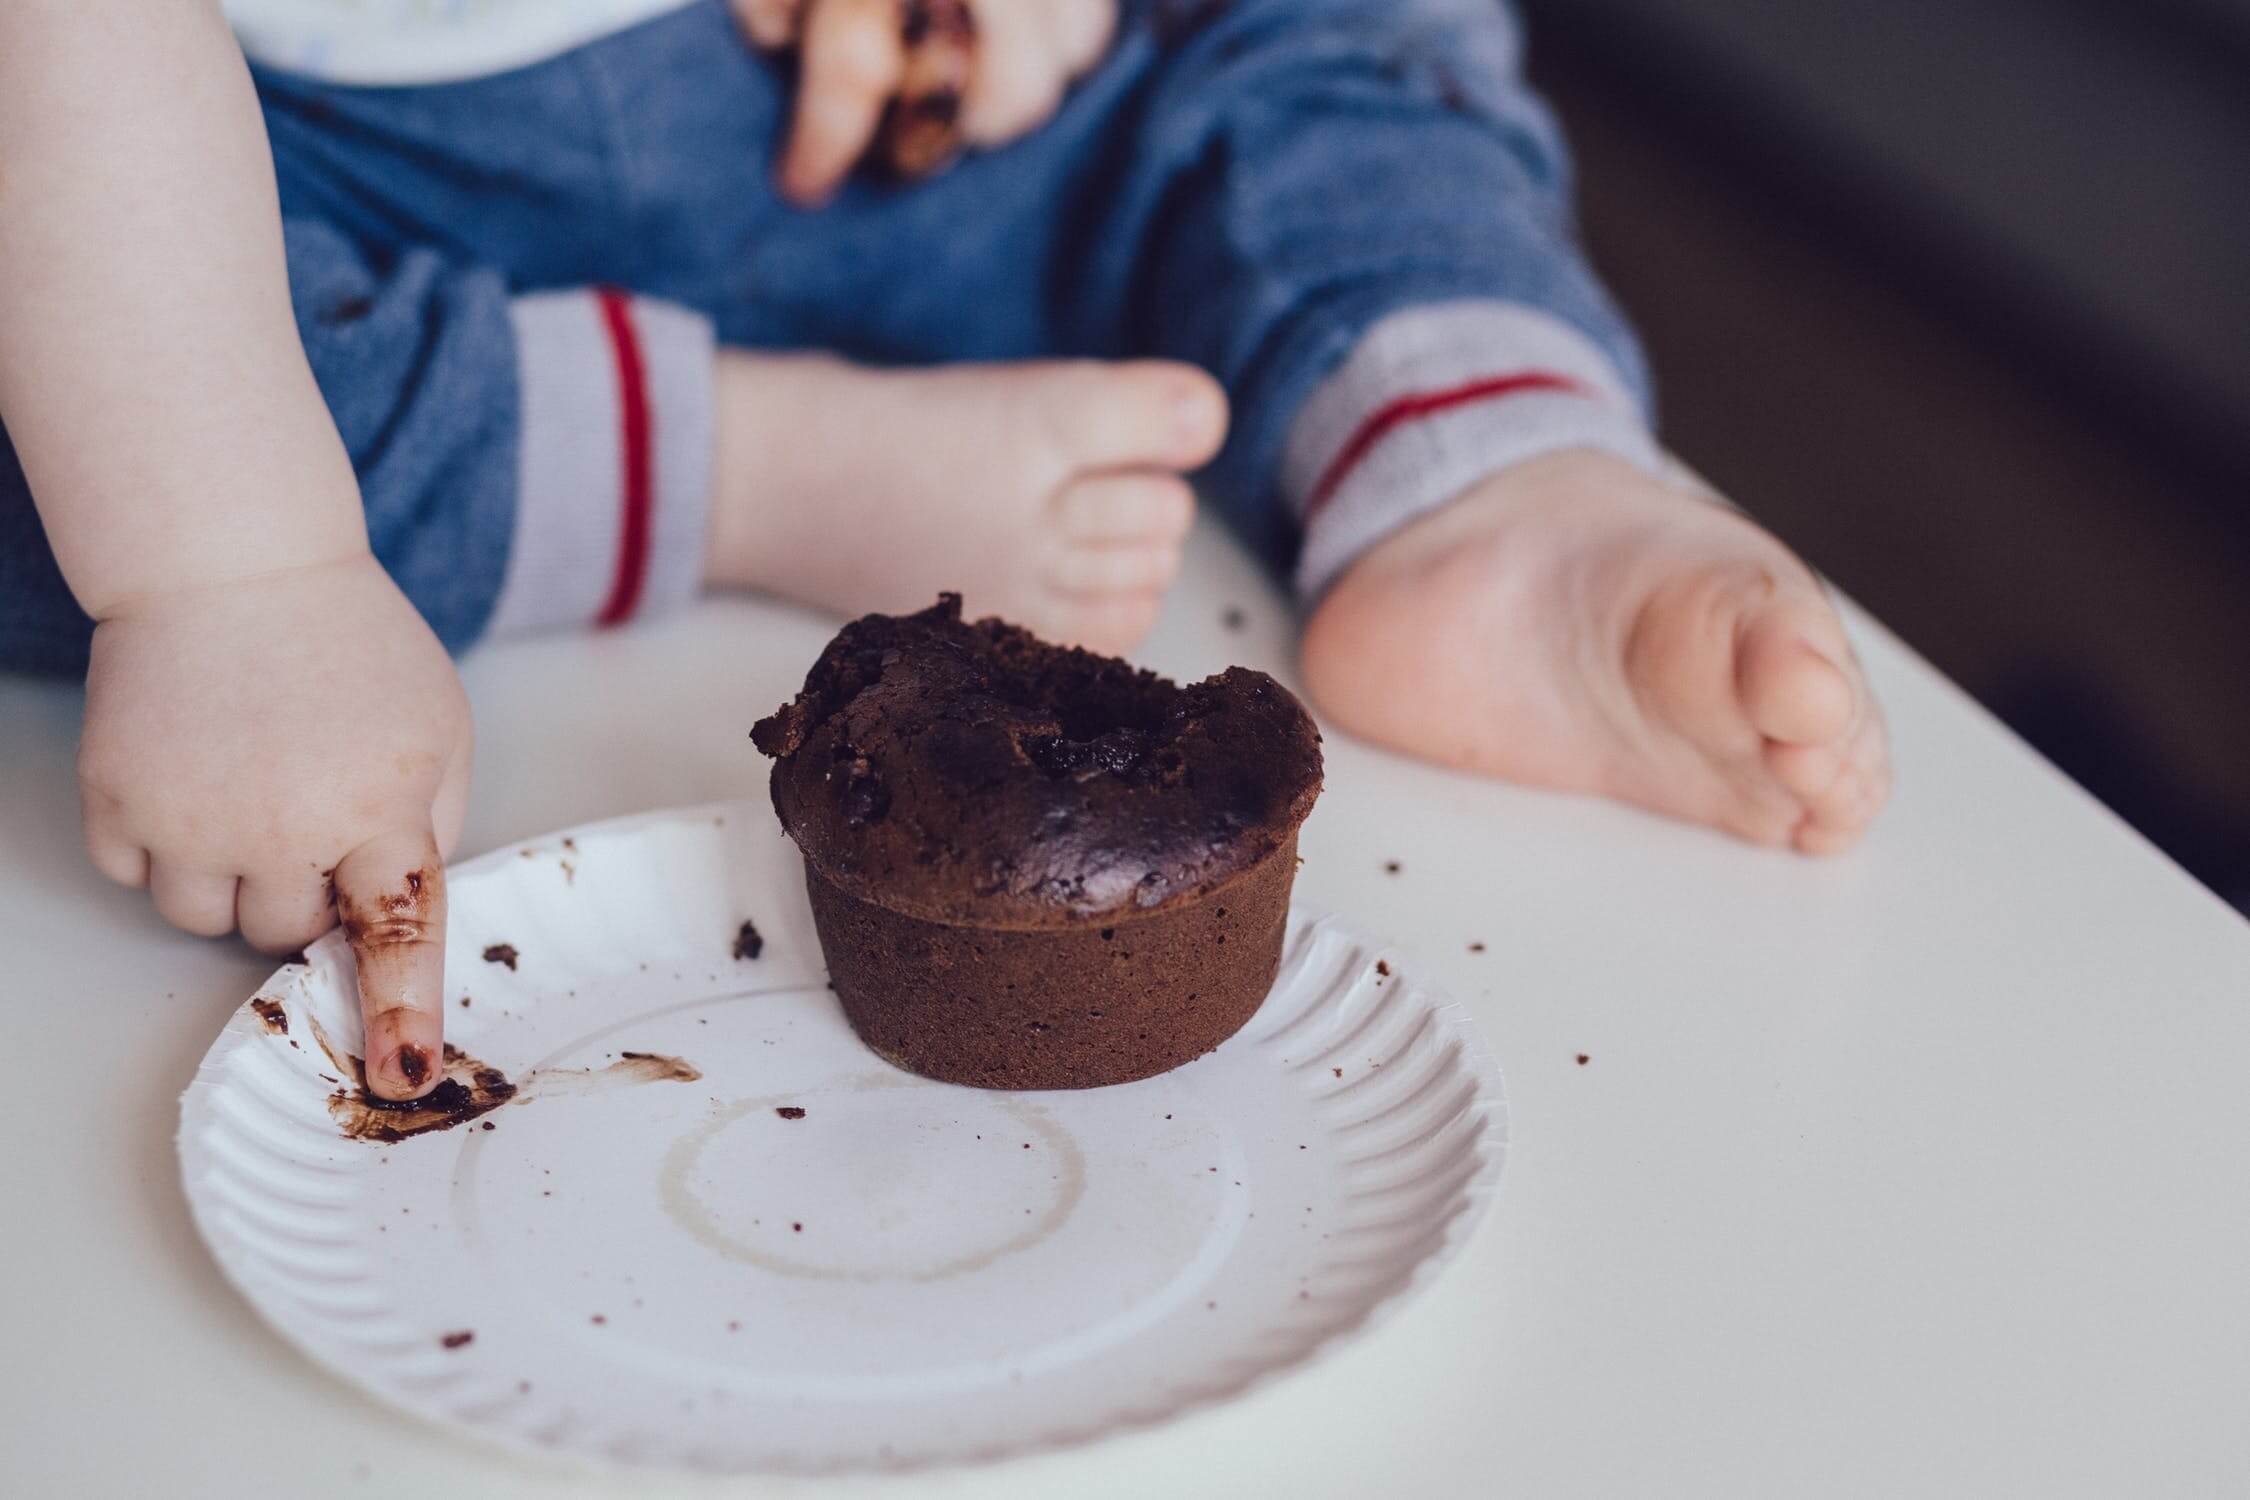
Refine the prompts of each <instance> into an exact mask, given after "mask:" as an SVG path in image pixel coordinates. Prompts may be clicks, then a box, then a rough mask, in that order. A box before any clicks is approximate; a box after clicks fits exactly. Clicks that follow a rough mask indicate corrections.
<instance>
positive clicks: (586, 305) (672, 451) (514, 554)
mask: <svg viewBox="0 0 2250 1500" xmlns="http://www.w3.org/2000/svg"><path fill="white" fill-rule="evenodd" d="M510 314H511V317H512V319H513V321H514V324H515V334H516V378H517V383H518V387H519V390H520V391H521V410H522V426H521V429H520V431H519V433H518V457H517V476H518V488H517V493H516V523H515V532H514V535H513V538H512V540H511V542H510V545H509V549H508V566H507V571H506V573H505V574H504V576H503V578H502V580H501V585H500V599H499V602H498V604H496V605H495V606H494V608H493V613H492V623H491V626H490V628H489V634H491V635H494V636H501V635H522V634H528V633H531V632H534V631H543V630H554V629H559V628H564V627H569V626H585V625H588V624H592V623H595V622H600V621H608V622H611V623H615V622H618V621H621V620H624V619H629V618H637V617H639V616H642V615H649V614H655V613H658V612H660V611H662V610H665V609H669V608H672V607H675V606H677V605H680V604H683V603H685V602H686V601H687V600H689V599H691V598H693V597H694V596H695V594H696V592H697V590H698V588H699V587H700V586H701V584H702V579H703V545H704V538H705V534H706V530H707V527H708V518H709V512H710V503H711V445H712V428H711V424H712V409H711V408H712V368H713V342H712V334H711V325H710V324H709V322H707V321H706V320H705V319H704V318H702V317H701V316H699V315H697V314H695V313H692V312H689V311H688V310H686V309H685V308H681V307H677V306H674V305H672V304H670V303H666V302H657V301H653V300H651V299H649V298H645V297H625V296H621V295H619V294H616V293H602V292H593V291H569V292H546V293H540V294H538V295H535V296H528V297H519V298H517V299H516V300H515V302H514V303H513V305H512V306H511V308H510ZM636 512H637V513H636Z"/></svg>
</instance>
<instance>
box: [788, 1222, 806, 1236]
mask: <svg viewBox="0 0 2250 1500" xmlns="http://www.w3.org/2000/svg"><path fill="white" fill-rule="evenodd" d="M789 1227H790V1228H791V1229H793V1230H795V1231H796V1232H797V1233H799V1234H803V1233H804V1232H805V1226H804V1225H802V1224H791V1225H790V1226H789Z"/></svg>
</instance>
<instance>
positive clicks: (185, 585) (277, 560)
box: [80, 537, 380, 626]
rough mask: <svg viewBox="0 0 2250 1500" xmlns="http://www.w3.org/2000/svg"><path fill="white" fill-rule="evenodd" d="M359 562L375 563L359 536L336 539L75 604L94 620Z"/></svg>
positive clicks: (168, 608) (186, 603)
mask: <svg viewBox="0 0 2250 1500" xmlns="http://www.w3.org/2000/svg"><path fill="white" fill-rule="evenodd" d="M361 568H378V569H379V568H380V565H379V564H377V563H376V561H375V555H374V553H373V552H372V551H371V550H369V548H368V545H367V542H366V539H365V538H364V537H362V538H359V539H358V540H356V541H351V540H344V541H340V542H339V543H338V544H337V545H336V546H334V547H332V548H314V549H304V548H296V549H289V550H288V551H276V552H274V553H272V554H270V555H266V556H261V557H252V558H242V559H239V560H238V565H237V566H232V567H227V568H223V569H190V570H186V571H183V572H182V573H180V574H178V575H175V576H173V577H170V578H167V579H165V580H164V581H163V582H162V583H160V584H156V585H152V586H146V587H141V588H136V589H132V590H130V591H123V592H118V593H115V594H113V595H110V596H108V597H105V598H99V599H97V600H95V601H92V602H89V601H86V600H81V601H80V604H81V607H83V608H84V609H85V610H86V613H87V614H89V615H91V616H92V617H93V619H94V622H95V624H96V625H97V626H99V625H106V624H110V623H112V622H116V621H122V620H128V619H135V618H142V617H146V616H149V615H155V614H166V613H172V612H175V611H177V610H180V609H192V608H194V607H195V606H196V605H197V603H198V602H204V601H208V602H213V603H215V602H217V601H219V600H221V599H225V598H235V597H239V596H240V595H241V594H242V593H243V592H244V591H249V590H257V589H262V588H266V587H270V586H273V585H276V584H282V583H289V584H301V583H303V582H305V581H306V580H308V579H311V578H316V577H318V576H319V575H321V574H323V573H339V574H340V573H346V572H353V571H357V570H358V569H361Z"/></svg>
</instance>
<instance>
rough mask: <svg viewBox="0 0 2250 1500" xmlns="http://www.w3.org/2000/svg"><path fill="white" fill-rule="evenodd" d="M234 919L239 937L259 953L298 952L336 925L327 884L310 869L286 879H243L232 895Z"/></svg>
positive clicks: (317, 872) (287, 875)
mask: <svg viewBox="0 0 2250 1500" xmlns="http://www.w3.org/2000/svg"><path fill="white" fill-rule="evenodd" d="M234 917H235V923H236V925H237V926H239V927H241V929H242V937H243V940H244V941H245V942H247V943H248V944H249V945H250V946H251V947H253V948H255V949H257V950H258V951H259V952H260V953H287V952H289V951H291V950H292V949H296V948H302V947H304V946H305V945H306V944H308V943H310V942H311V941H312V940H313V939H314V938H316V937H319V936H320V935H321V934H322V933H324V932H326V931H327V930H328V929H329V928H331V927H333V926H335V925H336V906H335V903H334V902H332V901H331V900H330V899H329V897H328V882H327V881H325V880H323V879H321V878H320V872H319V871H318V870H314V869H311V868H307V869H304V870H301V871H297V872H293V873H290V874H286V875H279V876H275V875H245V876H243V877H242V887H241V889H239V890H238V891H236V892H235V896H234Z"/></svg>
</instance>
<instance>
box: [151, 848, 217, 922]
mask: <svg viewBox="0 0 2250 1500" xmlns="http://www.w3.org/2000/svg"><path fill="white" fill-rule="evenodd" d="M148 889H149V894H150V895H152V896H154V897H155V898H156V909H157V911H159V912H160V913H162V914H163V917H164V920H165V921H167V922H169V923H171V924H172V925H173V926H174V927H177V928H179V929H180V931H182V932H192V933H194V934H195V935H196V936H197V937H225V936H226V935H227V934H228V933H230V932H232V931H234V877H233V876H232V875H213V874H210V873H209V872H208V871H204V870H192V869H189V868H187V867H186V866H184V865H181V864H180V863H179V862H177V861H176V860H164V859H155V860H151V861H150V864H149V871H148Z"/></svg>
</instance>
